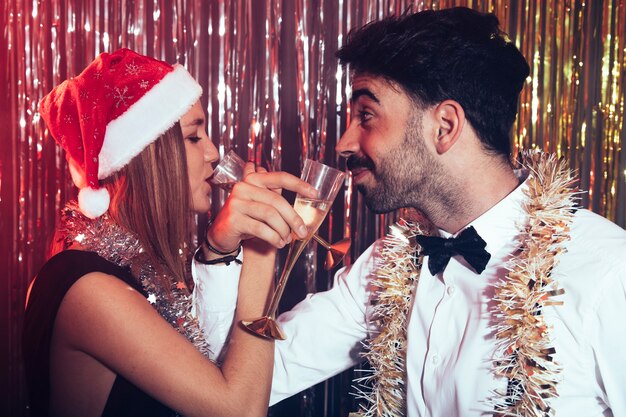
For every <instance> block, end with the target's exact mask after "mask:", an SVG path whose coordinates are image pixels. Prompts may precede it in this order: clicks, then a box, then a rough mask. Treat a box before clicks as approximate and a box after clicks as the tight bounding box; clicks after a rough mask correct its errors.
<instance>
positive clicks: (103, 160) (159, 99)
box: [39, 49, 202, 218]
mask: <svg viewBox="0 0 626 417" xmlns="http://www.w3.org/2000/svg"><path fill="white" fill-rule="evenodd" d="M201 94H202V87H200V85H198V83H197V82H196V81H195V80H194V79H193V77H192V76H191V75H189V73H188V72H187V71H186V70H185V68H183V67H182V66H180V65H174V66H172V65H169V64H167V63H165V62H162V61H158V60H156V59H153V58H149V57H146V56H143V55H139V54H137V53H135V52H133V51H131V50H129V49H120V50H118V51H115V52H113V53H110V54H109V53H103V54H101V55H100V56H98V57H97V58H96V59H95V60H94V61H93V62H92V63H91V64H89V66H88V67H87V68H85V70H84V71H83V72H82V73H81V74H80V75H78V76H76V77H73V78H70V79H69V80H66V81H64V82H63V83H62V84H60V85H59V86H57V87H55V88H54V90H52V91H51V92H50V93H49V94H48V95H47V96H45V97H44V98H43V99H42V100H41V102H40V103H39V112H40V113H41V116H42V117H43V119H44V120H45V122H46V124H47V125H48V129H49V130H50V133H51V134H52V136H53V137H54V139H55V140H56V141H57V142H58V143H59V144H60V145H61V146H62V147H63V149H65V151H66V156H67V158H68V160H69V162H70V167H71V168H72V169H71V171H72V179H73V180H74V183H75V184H76V186H77V187H78V188H80V192H79V194H78V204H79V207H80V209H81V211H82V212H83V213H84V214H85V215H86V216H88V217H90V218H96V217H98V216H100V215H102V214H104V213H105V212H106V211H107V209H108V208H109V202H110V196H109V193H108V192H107V190H106V189H105V188H101V187H100V183H99V180H101V179H104V178H106V177H108V176H109V175H111V174H113V173H114V172H116V171H118V170H120V169H121V168H123V167H124V166H125V165H126V164H128V163H129V162H130V161H131V159H133V158H134V157H135V156H137V155H138V154H139V153H140V152H141V151H142V150H143V149H144V148H145V147H146V146H148V145H149V144H150V143H152V142H154V141H155V140H156V139H157V138H159V136H161V135H162V134H163V133H165V132H166V131H167V130H168V129H169V128H171V127H172V126H173V125H174V124H175V123H176V122H177V121H178V120H179V119H180V118H181V117H182V116H183V115H184V114H185V113H186V112H187V111H188V110H189V109H190V108H191V107H192V106H193V104H194V103H195V102H196V101H197V100H198V98H199V97H200V95H201Z"/></svg>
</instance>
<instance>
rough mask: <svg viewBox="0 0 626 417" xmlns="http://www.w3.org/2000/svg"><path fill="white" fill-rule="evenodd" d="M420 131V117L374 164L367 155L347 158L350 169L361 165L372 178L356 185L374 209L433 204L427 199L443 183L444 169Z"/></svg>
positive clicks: (436, 191)
mask: <svg viewBox="0 0 626 417" xmlns="http://www.w3.org/2000/svg"><path fill="white" fill-rule="evenodd" d="M414 117H416V116H414ZM420 132H421V120H420V119H417V120H415V119H413V120H411V121H410V122H409V123H408V126H407V129H406V131H405V135H404V140H403V141H402V144H401V145H399V146H397V147H396V148H394V149H392V150H389V152H388V153H387V154H386V155H385V156H384V157H383V158H381V159H380V160H379V161H378V163H377V164H376V163H374V161H373V160H372V159H371V158H369V157H368V156H366V155H352V156H350V158H348V161H347V165H348V168H349V169H350V170H352V169H354V168H357V167H363V168H365V169H368V170H369V172H370V173H371V174H372V176H373V177H374V181H372V183H370V184H368V185H366V184H359V185H358V186H357V188H358V190H359V191H360V192H361V193H363V196H364V197H365V204H366V205H367V207H368V208H369V209H370V210H372V211H373V212H375V213H379V214H382V213H389V212H392V211H394V210H397V209H400V208H404V207H414V208H416V209H418V210H422V211H423V210H427V208H428V207H429V206H430V205H431V203H432V202H429V201H428V200H429V199H430V198H431V197H434V196H435V195H437V194H439V193H440V192H441V191H442V189H439V190H437V188H439V187H443V186H444V181H445V180H444V178H445V176H444V172H443V168H442V167H441V165H440V164H439V163H438V162H437V161H436V160H435V159H434V158H433V157H432V156H431V154H430V153H429V152H428V150H427V149H426V145H425V144H424V141H423V138H422V136H421V133H420Z"/></svg>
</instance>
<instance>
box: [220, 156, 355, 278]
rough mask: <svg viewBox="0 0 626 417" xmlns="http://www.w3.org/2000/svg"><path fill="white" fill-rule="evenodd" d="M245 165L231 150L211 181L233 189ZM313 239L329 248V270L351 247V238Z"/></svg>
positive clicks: (325, 266)
mask: <svg viewBox="0 0 626 417" xmlns="http://www.w3.org/2000/svg"><path fill="white" fill-rule="evenodd" d="M245 165H246V163H245V162H244V160H243V159H241V158H240V157H239V155H237V154H236V153H235V151H233V150H230V151H229V152H228V153H227V154H226V155H225V156H224V158H222V160H221V161H220V163H219V164H217V166H216V167H215V169H214V170H213V175H212V176H211V183H213V184H215V186H217V187H218V188H221V189H223V190H226V191H230V190H232V189H233V186H234V185H235V184H236V183H238V182H239V181H241V180H243V171H244V167H245ZM313 239H314V240H315V241H316V242H317V243H319V244H320V245H322V246H323V247H324V248H325V249H326V250H327V254H326V260H325V262H324V268H325V269H326V270H327V271H328V270H331V269H333V268H334V267H335V265H337V264H339V263H340V262H341V261H342V259H343V258H344V256H345V255H346V253H348V250H349V249H350V244H351V241H350V238H345V239H342V240H340V241H339V242H335V243H328V242H327V241H326V240H324V239H322V238H321V237H320V236H319V235H317V234H314V235H313Z"/></svg>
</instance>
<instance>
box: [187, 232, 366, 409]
mask: <svg viewBox="0 0 626 417" xmlns="http://www.w3.org/2000/svg"><path fill="white" fill-rule="evenodd" d="M376 248H377V245H376V244H375V245H373V246H372V247H370V248H369V249H368V250H366V251H365V252H364V253H363V255H361V256H360V257H359V258H358V259H357V260H356V262H355V263H354V264H353V265H351V266H350V267H349V268H343V269H342V270H340V271H339V272H337V274H336V275H335V285H334V287H333V289H331V290H330V291H326V292H323V293H318V294H312V295H311V294H310V295H308V296H307V297H306V298H305V299H304V300H303V301H301V302H300V303H299V304H298V305H296V306H295V307H294V309H293V310H291V311H289V312H286V313H283V314H282V315H281V316H280V317H279V318H278V322H279V324H280V326H281V328H282V329H283V331H284V333H285V335H286V336H287V340H284V341H278V342H277V343H276V353H275V363H274V377H273V380H272V396H271V400H270V402H271V404H274V403H276V402H278V401H281V400H282V399H284V398H287V397H289V396H291V395H293V394H296V393H298V392H300V391H301V390H303V389H305V388H307V387H310V386H312V385H315V384H317V383H318V382H321V381H324V380H325V379H328V378H330V377H332V376H334V375H336V374H338V373H340V372H341V371H343V370H345V369H348V368H350V367H351V366H354V365H355V364H356V363H358V362H359V353H360V350H361V342H362V341H363V339H365V338H366V337H367V334H368V328H367V320H366V309H367V306H368V304H369V292H368V282H369V276H370V274H371V271H372V269H373V266H374V254H375V253H376ZM194 271H195V273H196V274H198V276H197V277H195V278H194V279H196V280H197V282H201V285H197V286H196V289H195V290H194V298H195V299H196V300H198V303H199V304H202V305H204V306H210V307H209V308H200V309H198V313H199V315H200V316H201V317H200V324H201V326H202V329H203V330H204V331H205V337H208V340H210V341H211V345H212V346H218V345H219V344H220V343H221V345H223V344H224V342H225V337H226V332H223V329H227V328H230V325H231V323H232V318H233V312H234V309H229V308H228V305H227V304H228V303H229V301H228V300H230V303H231V304H232V306H233V308H234V302H235V300H236V299H237V294H236V290H237V285H236V281H237V280H238V271H239V269H238V268H237V267H235V266H234V265H233V264H231V265H230V266H228V267H226V266H221V267H216V266H207V267H204V266H203V267H201V268H196V269H194ZM296 279H297V278H296ZM231 284H232V285H231ZM217 287H221V288H219V290H214V289H215V288H217ZM215 306H222V307H223V308H221V309H220V308H214V307H215Z"/></svg>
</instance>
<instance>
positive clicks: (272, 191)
mask: <svg viewBox="0 0 626 417" xmlns="http://www.w3.org/2000/svg"><path fill="white" fill-rule="evenodd" d="M244 175H245V176H244V180H243V181H241V182H239V183H237V184H235V186H234V187H233V190H232V192H231V193H230V196H229V197H228V199H227V200H226V203H225V204H224V207H223V208H222V210H220V212H219V213H218V214H217V216H216V217H215V219H214V221H213V223H212V225H211V227H209V228H208V230H207V236H206V237H207V240H208V241H209V243H210V244H211V245H212V246H214V247H215V248H216V249H218V250H219V251H221V252H228V251H232V252H234V251H236V250H237V248H238V247H239V245H240V243H241V241H243V240H245V239H250V238H259V239H261V240H263V241H265V242H267V243H269V244H270V245H271V246H274V247H276V248H282V247H283V246H285V245H286V244H288V243H289V242H291V239H292V236H291V235H292V233H295V234H296V235H297V236H299V237H302V238H304V237H306V235H307V229H306V226H305V224H304V222H303V221H302V219H301V218H300V216H299V215H298V214H297V213H296V211H295V210H294V208H293V206H291V205H290V204H289V203H288V202H287V200H285V199H284V198H283V197H282V196H281V194H280V193H281V191H282V189H287V190H290V191H293V192H296V193H299V194H300V195H304V196H307V197H315V196H316V191H315V189H314V188H313V187H312V186H311V185H309V184H308V183H306V182H305V181H302V180H301V179H299V178H297V177H295V176H293V175H291V174H288V173H286V172H267V171H265V169H263V168H256V169H255V166H254V164H253V163H250V162H248V163H247V164H246V167H245V174H244ZM203 249H204V248H203ZM205 255H207V256H210V257H213V258H214V257H216V256H215V254H212V253H210V254H209V253H206V252H205ZM218 256H219V255H218Z"/></svg>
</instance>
